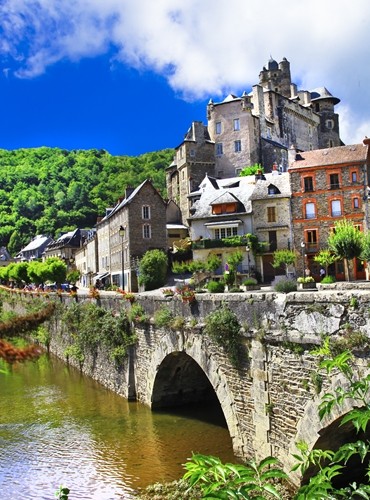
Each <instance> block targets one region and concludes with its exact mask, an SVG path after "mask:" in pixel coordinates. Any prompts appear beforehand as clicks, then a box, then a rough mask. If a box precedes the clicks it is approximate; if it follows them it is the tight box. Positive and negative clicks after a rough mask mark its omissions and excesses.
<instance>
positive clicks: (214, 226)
mask: <svg viewBox="0 0 370 500" xmlns="http://www.w3.org/2000/svg"><path fill="white" fill-rule="evenodd" d="M240 224H243V222H242V221H241V220H225V221H222V222H221V221H218V222H206V223H205V224H204V225H205V226H206V227H212V229H221V228H223V227H238V226H240Z"/></svg>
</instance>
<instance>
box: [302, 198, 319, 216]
mask: <svg viewBox="0 0 370 500" xmlns="http://www.w3.org/2000/svg"><path fill="white" fill-rule="evenodd" d="M304 211H305V218H306V219H316V205H315V203H313V202H312V201H311V202H308V203H306V205H305V207H304Z"/></svg>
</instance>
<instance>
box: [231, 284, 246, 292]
mask: <svg viewBox="0 0 370 500" xmlns="http://www.w3.org/2000/svg"><path fill="white" fill-rule="evenodd" d="M229 292H230V293H242V292H244V290H242V289H241V288H240V287H238V286H232V287H231V288H230V289H229Z"/></svg>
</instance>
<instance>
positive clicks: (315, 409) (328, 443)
mask: <svg viewBox="0 0 370 500" xmlns="http://www.w3.org/2000/svg"><path fill="white" fill-rule="evenodd" d="M365 368H366V360H361V359H358V358H357V359H356V367H354V372H355V373H356V372H357V377H361V373H364V371H363V370H364V369H365ZM329 382H330V383H329V385H328V386H326V388H325V389H324V390H323V391H322V392H321V393H320V395H318V396H316V397H315V398H314V399H313V400H311V401H309V402H308V403H307V406H306V410H305V414H304V416H303V418H302V419H301V420H300V422H299V424H298V427H297V433H296V436H295V439H294V441H293V442H292V443H291V446H290V453H289V459H288V460H285V465H289V469H290V468H291V467H292V466H293V465H294V464H295V459H294V458H293V456H292V455H293V453H297V447H296V443H298V442H302V441H303V442H305V443H307V445H308V448H309V449H310V450H312V449H315V448H316V449H323V450H337V449H338V448H340V446H342V445H343V444H345V443H349V442H354V441H358V440H359V439H369V438H370V433H369V432H367V433H359V434H357V433H356V431H355V429H354V427H353V425H352V424H351V423H348V424H345V425H343V426H341V425H340V424H341V421H342V419H343V417H344V416H345V415H346V414H347V413H348V412H349V411H351V410H352V409H353V408H354V406H356V405H354V404H353V401H351V400H349V399H346V400H345V401H344V403H343V404H342V405H341V406H340V407H339V406H333V408H332V411H331V413H330V414H329V415H327V416H325V418H323V419H322V420H320V418H319V405H320V403H321V398H322V396H323V394H325V393H327V392H334V391H335V389H336V388H337V387H346V386H347V387H348V381H347V380H346V379H345V378H344V377H343V376H342V375H341V374H339V373H337V374H335V375H331V378H330V380H329ZM366 465H367V463H366V464H365V465H364V464H360V463H356V459H354V460H352V461H350V462H348V465H347V467H346V469H345V473H344V472H343V476H342V477H344V476H346V477H345V482H346V483H347V484H348V483H349V482H352V481H356V482H358V481H359V480H360V482H361V477H362V476H363V471H364V470H365V466H366ZM289 469H287V470H289ZM314 473H315V468H313V467H312V468H311V467H310V468H309V469H308V470H307V471H306V473H305V474H304V476H303V477H301V476H299V474H298V472H297V473H295V474H292V476H293V477H294V479H295V482H296V483H297V484H304V483H306V482H307V481H308V480H309V478H310V477H311V476H312V475H313V474H314ZM337 482H338V485H340V486H341V484H340V478H339V479H338V481H337Z"/></svg>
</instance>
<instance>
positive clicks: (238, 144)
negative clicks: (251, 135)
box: [234, 141, 242, 153]
mask: <svg viewBox="0 0 370 500" xmlns="http://www.w3.org/2000/svg"><path fill="white" fill-rule="evenodd" d="M234 148H235V153H240V151H241V150H242V141H235V142H234Z"/></svg>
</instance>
